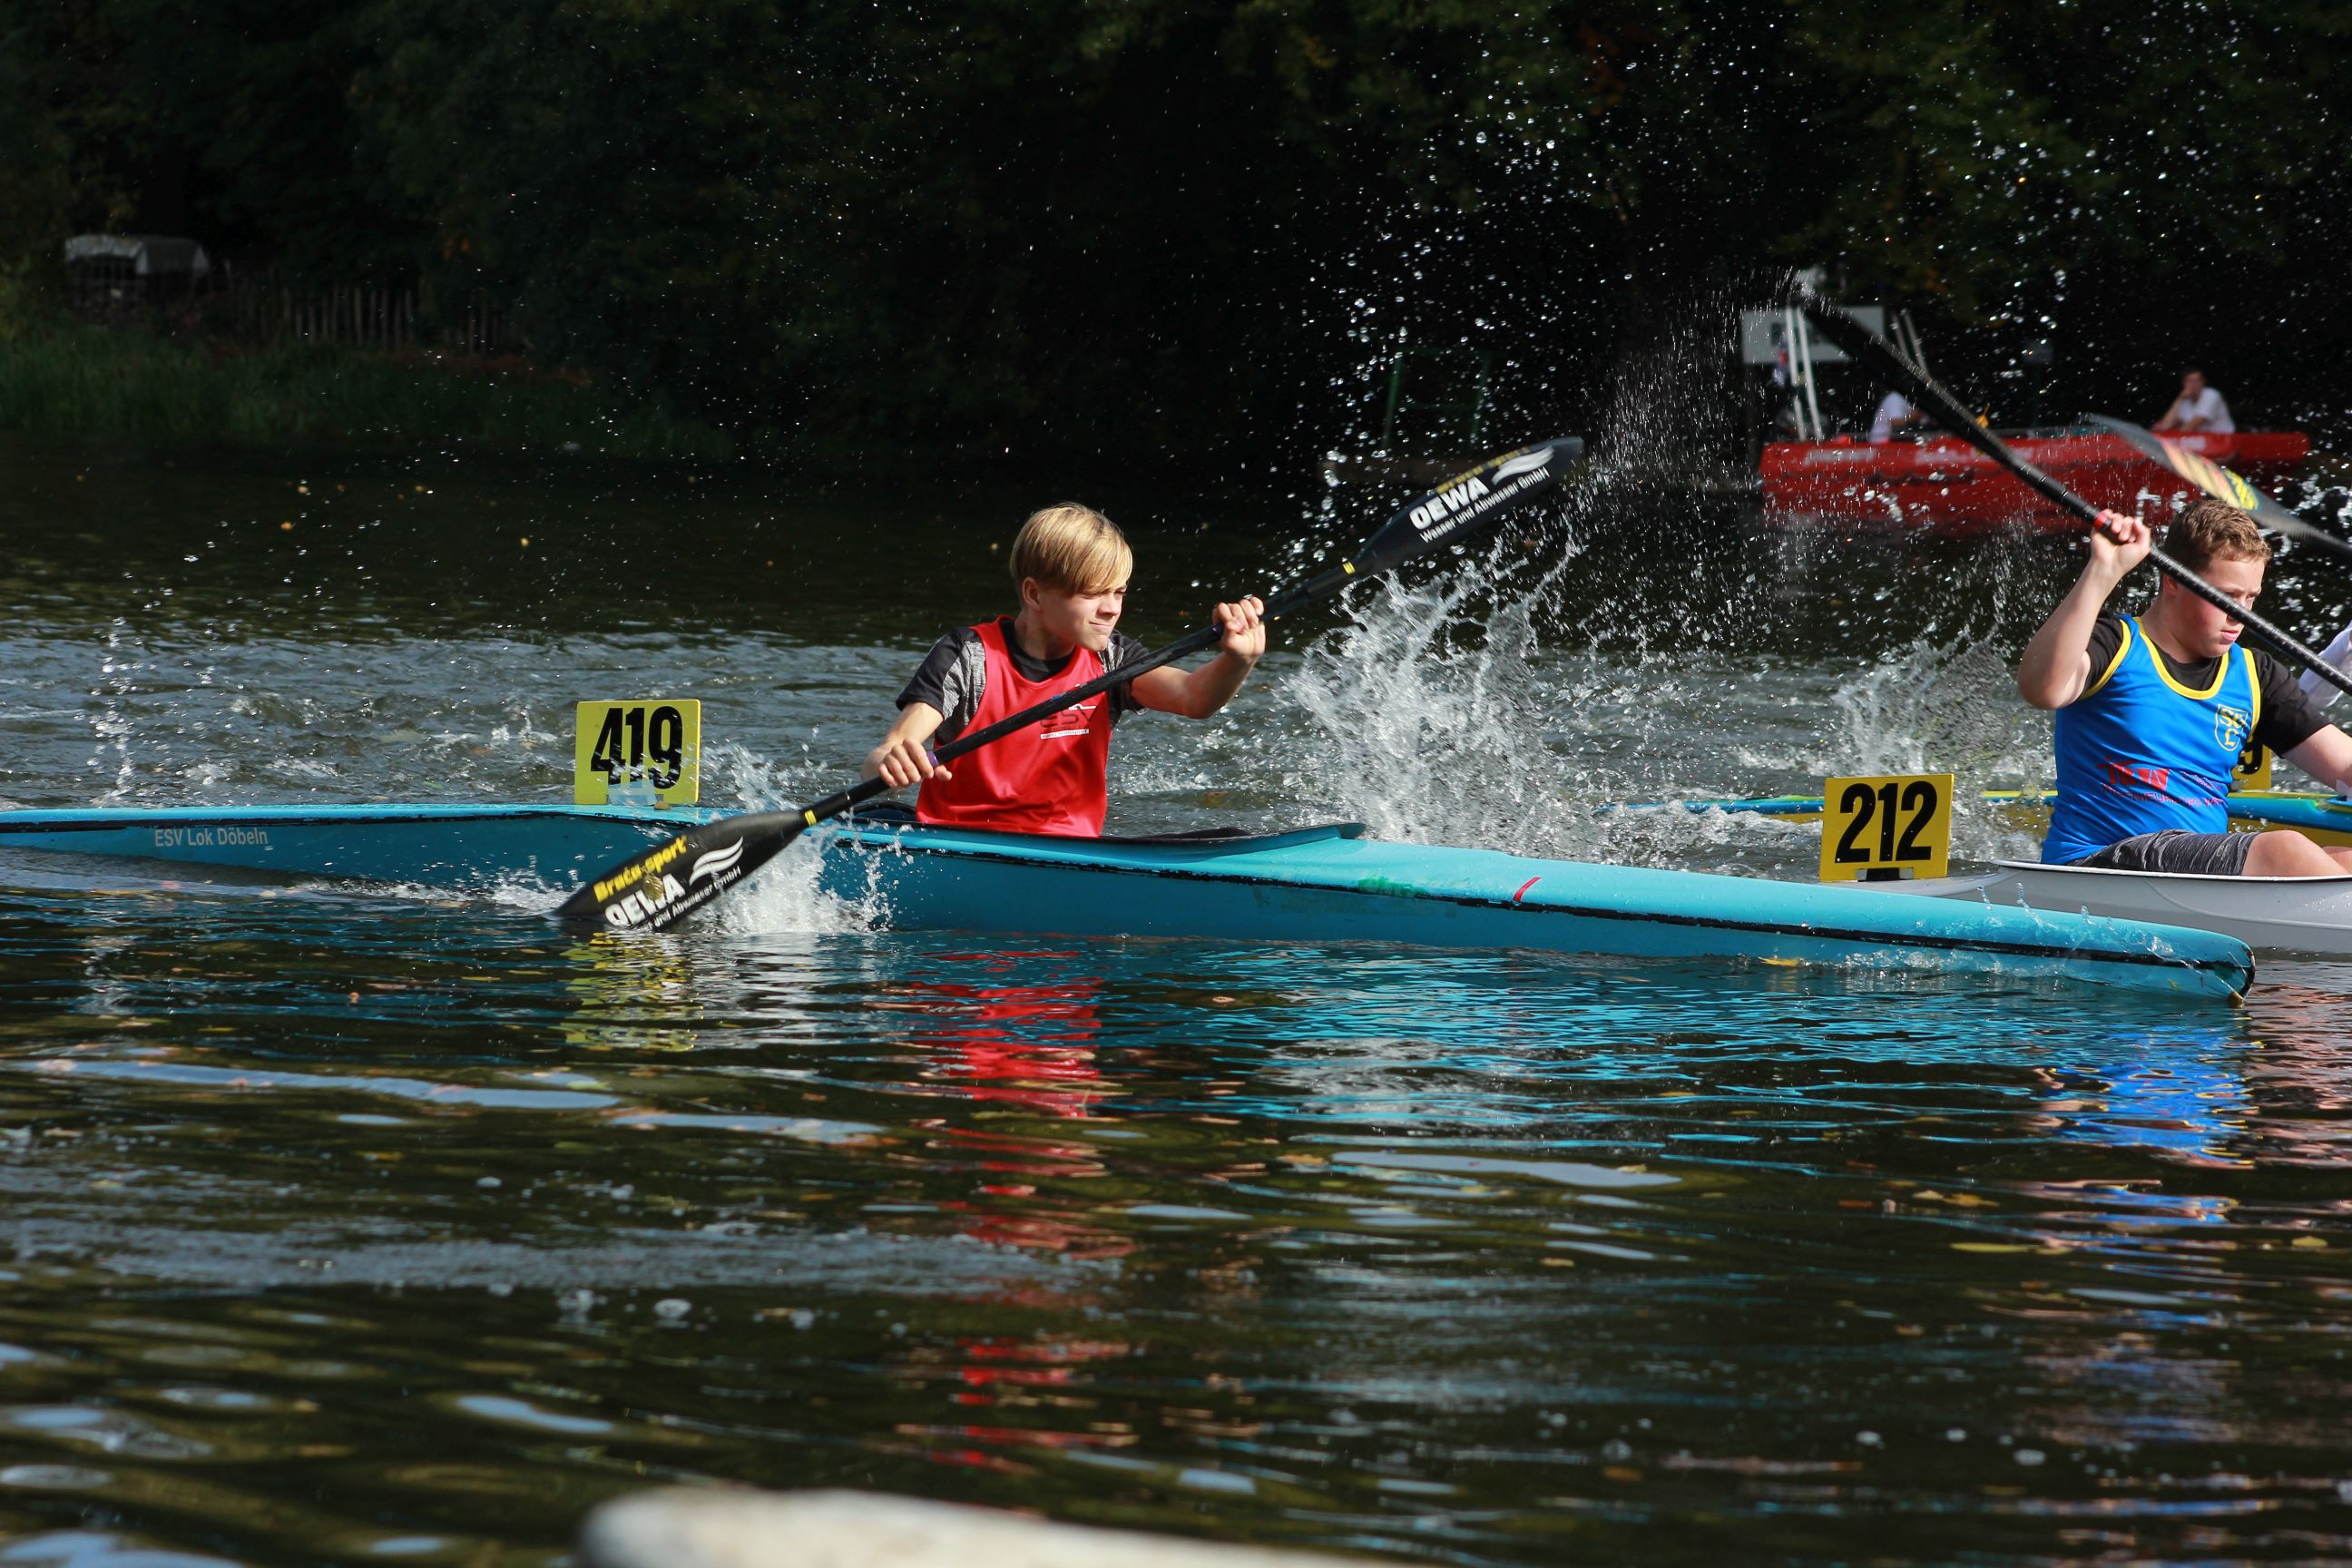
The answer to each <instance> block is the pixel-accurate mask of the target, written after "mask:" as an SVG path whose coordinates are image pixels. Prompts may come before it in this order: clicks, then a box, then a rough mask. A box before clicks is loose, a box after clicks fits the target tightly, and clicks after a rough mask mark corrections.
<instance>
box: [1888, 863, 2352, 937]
mask: <svg viewBox="0 0 2352 1568" xmlns="http://www.w3.org/2000/svg"><path fill="white" fill-rule="evenodd" d="M1868 886H1869V888H1870V890H1871V891H1873V892H1876V893H1914V894H1919V895H1923V896H1925V897H1927V898H1935V899H1958V900H1971V901H1975V902H1979V903H1984V904H1990V905H1997V906H2012V907H2016V908H2021V909H2029V910H2040V911H2042V913H2044V914H2070V915H2073V914H2088V915H2105V916H2106V917H2107V918H2108V919H2110V920H2129V921H2152V922H2154V923H2156V924H2158V925H2169V926H2186V927H2189V929H2191V930H2194V931H2215V932H2218V933H2220V934H2221V935H2223V936H2233V937H2236V938H2237V939H2238V940H2239V941H2240V942H2244V943H2245V944H2246V945H2247V946H2248V947H2251V948H2252V949H2253V950H2254V951H2255V952H2305V953H2322V954H2326V956H2328V957H2331V958H2352V876H2345V877H2205V876H2194V875H2191V874H2189V873H2187V872H2180V871H2108V870H2100V869H2096V868H2087V867H2082V866H2045V865H2042V863H2041V862H2040V861H2036V860H1996V861H1994V862H1993V867H1992V869H1991V870H1990V871H1986V872H1982V873H1979V874H1978V875H1975V876H1968V877H1939V878H1935V879H1929V880H1925V881H1916V882H1872V883H1870V884H1868Z"/></svg>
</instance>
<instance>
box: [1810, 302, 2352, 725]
mask: <svg viewBox="0 0 2352 1568" xmlns="http://www.w3.org/2000/svg"><path fill="white" fill-rule="evenodd" d="M1800 304H1801V307H1802V308H1803V310H1804V312H1805V314H1806V315H1807V316H1808V317H1810V318H1811V320H1812V321H1813V323H1814V324H1815V325H1816V326H1818V327H1820V328H1821V329H1822V334H1823V335H1824V336H1826V337H1828V338H1829V339H1830V340H1831V341H1832V342H1835V343H1836V344H1837V345H1838V346H1839V347H1840V348H1842V349H1843V350H1845V351H1846V353H1850V354H1852V355H1853V356H1854V357H1855V358H1856V359H1859V360H1862V361H1864V363H1867V364H1869V365H1870V367H1871V368H1872V369H1873V370H1874V371H1876V372H1877V373H1878V374H1880V375H1881V376H1883V377H1885V379H1887V380H1888V381H1890V382H1892V383H1894V384H1895V385H1897V386H1902V387H1905V388H1906V389H1908V390H1909V391H1910V392H1911V393H1912V394H1913V395H1914V397H1915V398H1916V401H1917V402H1918V403H1919V404H1920V405H1922V406H1923V407H1925V408H1926V409H1927V412H1928V413H1929V414H1930V415H1931V416H1934V418H1935V421H1936V423H1937V424H1938V425H1941V426H1944V428H1945V429H1947V430H1949V431H1950V432H1951V433H1952V434H1953V435H1955V436H1958V437H1959V438H1960V439H1961V440H1963V441H1966V442H1967V443H1968V444H1969V446H1971V447H1975V448H1976V449H1977V450H1978V451H1979V452H1982V453H1983V454H1984V455H1985V456H1986V457H1988V458H1991V459H1992V460H1993V461H1994V462H1996V463H1999V464H2000V466H2001V467H2002V468H2007V469H2008V470H2009V471H2010V472H2011V473H2012V474H2015V475H2016V476H2017V477H2018V478H2019V479H2021V480H2023V481H2024V482H2025V485H2026V486H2027V488H2028V489H2032V490H2033V491H2035V492H2036V493H2037V494H2039V495H2041V496H2042V498H2043V499H2044V500H2049V501H2050V502H2052V503H2053V505H2055V506H2057V507H2059V508H2060V509H2061V510H2064V511H2067V512H2069V513H2071V514H2073V515H2074V517H2076V518H2078V519H2080V520H2081V521H2084V522H2086V523H2088V524H2090V525H2091V526H2092V527H2094V528H2096V527H2097V526H2098V523H2099V509H2098V508H2097V507H2095V506H2093V505H2092V504H2091V503H2090V502H2089V501H2086V500H2084V499H2083V498H2082V497H2081V496H2078V495H2076V494H2075V493H2074V491H2073V490H2070V489H2067V488H2066V487H2065V486H2064V485H2062V484H2060V483H2059V482H2058V481H2057V480H2056V479H2052V478H2051V477H2050V476H2049V475H2048V474H2045V473H2043V472H2042V470H2041V469H2040V468H2037V467H2035V466H2034V465H2033V464H2032V463H2031V462H2029V461H2027V460H2026V459H2025V458H2021V457H2020V456H2019V455H2018V454H2017V453H2016V452H2014V451H2012V450H2011V447H2010V445H2009V443H2008V442H2006V441H2004V440H2002V439H2001V438H2000V437H1998V436H1996V435H1994V434H1993V433H1992V432H1991V431H1990V430H1988V429H1986V428H1985V427H1984V426H1982V425H1980V424H1979V423H1978V422H1977V420H1976V417H1975V416H1973V415H1971V414H1969V411H1968V409H1967V407H1966V406H1965V405H1962V403H1961V402H1960V400H1959V399H1958V398H1957V397H1954V396H1953V395H1951V394H1950V393H1948V392H1947V391H1945V390H1944V388H1943V387H1942V386H1941V385H1939V384H1937V382H1936V379H1935V378H1934V377H1933V376H1931V375H1929V374H1927V372H1926V371H1924V370H1921V369H1920V368H1919V367H1918V366H1916V365H1915V364H1912V363H1909V362H1908V361H1906V360H1905V359H1904V358H1903V357H1902V356H1901V355H1900V354H1898V353H1895V351H1894V349H1893V348H1891V347H1890V346H1888V344H1887V342H1886V341H1885V339H1884V338H1881V337H1880V336H1879V335H1878V334H1877V333H1876V332H1874V331H1871V330H1870V329H1869V328H1868V327H1865V326H1864V325H1863V324H1862V323H1861V322H1860V321H1856V320H1854V319H1853V317H1852V316H1849V315H1847V314H1846V313H1845V312H1844V311H1843V310H1839V309H1838V308H1837V307H1836V306H1835V305H1832V304H1831V303H1829V302H1828V301H1827V300H1821V299H1817V298H1815V297H1813V296H1811V295H1810V294H1808V295H1806V296H1805V297H1804V298H1803V299H1801V300H1800ZM2147 558H2148V559H2149V560H2150V561H2152V562H2154V563H2156V567H2157V570H2158V571H2159V572H2162V573H2163V574H2165V575H2166V576H2168V577H2169V578H2171V579H2172V580H2173V581H2174V582H2176V583H2178V584H2180V585H2181V586H2182V587H2183V588H2186V589H2188V590H2189V592H2190V593H2192V594H2194V595H2197V596H2198V597H2199V598H2200V599H2202V600H2204V601H2205V602H2206V603H2207V604H2209V605H2213V606H2214V607H2215V608H2216V609H2219V610H2221V612H2222V613H2224V614H2225V615H2227V616H2229V617H2230V618H2231V620H2233V621H2237V622H2239V623H2240V624H2241V625H2242V626H2244V627H2245V628H2246V631H2247V632H2248V634H2250V635H2251V636H2252V637H2253V640H2254V641H2256V642H2258V643H2261V644H2263V646H2264V647H2268V648H2269V649H2270V650H2271V651H2272V652H2273V653H2275V654H2277V655H2279V656H2280V657H2281V658H2285V659H2289V660H2291V661H2293V662H2294V663H2296V664H2299V665H2301V666H2303V667H2304V668H2305V669H2308V670H2310V671H2311V672H2312V673H2313V674H2315V675H2316V676H2318V677H2319V679H2322V680H2325V681H2326V682H2327V683H2328V684H2329V685H2331V686H2333V687H2335V688H2336V689H2337V690H2339V691H2352V676H2347V675H2346V674H2345V673H2344V672H2343V671H2342V670H2340V669H2338V668H2336V667H2335V666H2334V665H2332V664H2330V663H2328V662H2327V661H2326V659H2324V658H2320V657H2319V655H2318V654H2317V653H2316V652H2315V651H2314V650H2313V649H2311V648H2308V647H2305V646H2304V645H2303V643H2302V642H2300V641H2298V640H2297V639H2296V638H2295V637H2293V636H2291V635H2289V634H2288V633H2286V632H2284V631H2282V630H2280V629H2279V628H2278V627H2277V626H2273V625H2271V623H2270V622H2268V621H2267V620H2264V619H2263V617H2262V616H2258V615H2256V614H2254V612H2253V611H2252V609H2250V608H2248V607H2247V606H2246V605H2241V604H2239V603H2238V601H2236V600H2235V599H2232V598H2231V597H2230V595H2227V594H2224V593H2223V592H2221V589H2219V588H2216V587H2215V586H2213V584H2210V583H2208V582H2207V581H2205V579H2204V578H2202V577H2200V576H2199V575H2197V574H2196V573H2194V572H2191V571H2190V570H2189V568H2188V567H2186V566H2183V565H2182V564H2181V563H2179V562H2178V561H2175V560H2174V559H2173V558H2172V557H2171V556H2169V555H2167V554H2166V553H2165V552H2163V551H2162V550H2161V549H2158V547H2156V546H2154V545H2150V546H2149V547H2148V552H2147Z"/></svg>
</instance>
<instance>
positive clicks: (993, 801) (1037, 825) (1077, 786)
mask: <svg viewBox="0 0 2352 1568" xmlns="http://www.w3.org/2000/svg"><path fill="white" fill-rule="evenodd" d="M971 629H972V630H973V631H974V632H976V633H978V634H979V636H980V646H981V648H982V652H984V653H985V654H986V655H987V658H988V679H987V682H986V683H985V684H984V685H983V686H982V689H981V693H980V710H979V711H978V712H977V713H975V714H973V715H972V718H971V724H970V725H969V726H968V728H969V729H971V730H979V729H982V728H983V727H985V726H987V725H990V724H993V723H995V722H996V721H998V720H1000V719H1009V718H1011V717H1012V716H1013V714H1015V713H1018V712H1019V711H1021V710H1023V709H1024V708H1026V707H1028V706H1030V705H1031V704H1032V703H1035V702H1043V701H1045V700H1046V699H1047V698H1049V697H1055V696H1059V695H1060V694H1061V693H1063V692H1065V691H1067V690H1069V689H1071V688H1072V687H1076V686H1084V685H1085V684H1086V683H1087V681H1089V680H1092V679H1095V678H1096V677H1097V676H1098V675H1100V674H1102V672H1103V662H1102V656H1101V655H1100V654H1098V653H1096V652H1095V651H1094V650H1093V649H1091V648H1084V647H1082V648H1079V649H1077V650H1076V652H1075V653H1073V654H1072V655H1071V656H1070V662H1069V664H1068V665H1067V666H1066V668H1064V669H1063V670H1062V672H1061V673H1060V674H1058V675H1054V676H1049V677H1047V678H1046V679H1044V680H1027V679H1023V678H1022V675H1021V672H1020V671H1019V670H1017V669H1015V668H1013V656H1012V655H1011V654H1010V653H1008V652H1007V651H1006V650H1005V647H1004V628H1003V625H1002V623H1000V622H997V621H989V622H987V623H985V624H984V625H982V626H974V627H972V628H971ZM1110 722H1111V713H1110V693H1109V692H1108V691H1100V692H1097V693H1096V694H1095V695H1094V696H1092V697H1089V698H1087V700H1085V701H1083V702H1078V703H1076V704H1073V705H1072V706H1070V707H1068V708H1065V709H1063V710H1061V711H1060V712H1059V713H1055V714H1051V715H1049V716H1048V717H1046V718H1044V719H1041V720H1039V721H1037V722H1036V723H1034V724H1030V725H1026V726H1024V727H1023V728H1022V729H1020V730H1017V731H1013V733H1012V734H1010V735H1007V736H1005V737H1004V738H1003V740H1001V741H992V742H989V743H988V744H987V745H985V746H982V747H981V748H980V750H978V751H976V752H971V754H969V755H967V756H961V757H958V758H956V759H955V761H953V762H952V763H949V764H948V767H949V771H950V772H951V773H954V774H955V777H953V778H951V779H940V778H929V779H926V780H924V781H923V788H922V792H921V793H920V794H919V795H916V797H915V818H916V820H917V821H919V822H929V823H937V824H940V825H944V826H957V827H1003V828H1008V829H1011V830H1012V831H1013V832H1016V833H1058V834H1063V835H1066V836H1067V837H1074V838H1097V837H1101V836H1102V828H1103V812H1104V810H1105V809H1106V807H1107V806H1108V805H1109V799H1108V788H1107V786H1106V784H1105V782H1104V774H1105V772H1106V770H1107V769H1108V765H1109V763H1110Z"/></svg>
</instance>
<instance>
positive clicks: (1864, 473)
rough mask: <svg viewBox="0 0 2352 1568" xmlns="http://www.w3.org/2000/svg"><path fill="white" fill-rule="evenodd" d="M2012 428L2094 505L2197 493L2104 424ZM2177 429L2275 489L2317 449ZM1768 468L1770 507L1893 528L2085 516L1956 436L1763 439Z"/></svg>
mask: <svg viewBox="0 0 2352 1568" xmlns="http://www.w3.org/2000/svg"><path fill="white" fill-rule="evenodd" d="M2001 436H2002V439H2004V440H2006V441H2007V442H2008V443H2009V444H2010V446H2011V447H2012V448H2013V449H2014V450H2015V451H2016V452H2017V454H2018V456H2020V457H2021V458H2025V459H2026V460H2027V461H2028V462H2030V463H2032V464H2033V465H2034V466H2035V467H2037V468H2041V469H2042V472H2044V473H2046V474H2048V475H2049V476H2050V477H2051V478H2052V479H2056V480H2057V481H2058V482H2059V483H2060V484H2062V485H2064V486H2065V487H2066V488H2067V489H2070V490H2073V491H2074V493H2075V494H2076V495H2078V496H2081V497H2082V498H2083V499H2084V500H2087V501H2090V502H2092V503H2093V504H2094V505H2097V506H2104V507H2112V508H2113V509H2115V510H2117V511H2129V512H2140V513H2145V514H2150V515H2154V514H2169V513H2170V512H2171V511H2172V510H2173V509H2175V508H2176V507H2179V506H2182V505H2185V504H2186V503H2187V502H2189V500H2193V499H2195V496H2196V494H2197V492H2196V491H2195V490H2194V489H2191V488H2190V486H2189V482H2188V481H2187V480H2185V479H2181V478H2180V477H2179V475H2177V474H2174V473H2172V472H2171V471H2170V470H2168V469H2167V468H2163V467H2162V466H2161V465H2159V464H2158V463H2156V462H2154V461H2152V460H2150V459H2149V458H2145V457H2143V456H2141V455H2140V454H2139V453H2138V452H2137V451H2135V450H2133V449H2132V448H2131V447H2129V446H2128V445H2126V443H2125V441H2124V440H2123V438H2122V437H2118V436H2111V435H2108V434H2107V433H2106V432H2105V431H2104V430H2096V429H2092V428H2089V427H2084V426H2078V427H2074V428H2068V429H2060V430H2021V431H2016V432H2010V431H2003V432H2002V433H2001ZM2171 439H2172V441H2173V442H2174V443H2175V444H2176V445H2178V446H2179V447H2181V448H2182V449H2183V450H2186V451H2189V452H2195V453H2197V454H2199V455H2200V456H2201V457H2204V458H2209V459H2210V460H2211V461H2213V462H2215V463H2219V464H2221V466H2222V467H2224V468H2231V469H2234V470H2235V471H2237V472H2238V473H2239V474H2242V475H2243V476H2244V477H2245V478H2246V479H2251V480H2252V481H2253V482H2254V483H2255V484H2256V485H2260V486H2263V487H2264V488H2269V487H2272V486H2274V485H2275V484H2277V483H2278V481H2280V480H2281V479H2286V478H2288V477H2290V476H2291V475H2292V474H2293V472H2294V469H2295V468H2297V467H2298V466H2300V465H2301V464H2302V462H2303V460H2304V458H2305V457H2307V456H2308V455H2309V454H2310V451H2311V443H2310V442H2309V441H2308V440H2306V439H2305V438H2304V436H2303V433H2302V432H2301V431H2298V430H2241V431H2237V432H2234V433H2232V434H2230V435H2226V436H2221V435H2198V436H2176V437H2171ZM1762 468H1763V479H1764V510H1765V512H1766V514H1767V515H1768V516H1773V517H1779V518H1789V517H1797V516H1804V517H1816V518H1825V519H1829V520H1832V521H1838V522H1846V523H1862V524H1876V525H1878V526H1882V527H1887V528H1940V529H1959V530H1967V529H1974V528H1985V527H1990V526H1994V525H1997V524H2000V523H2006V522H2011V521H2021V522H2025V523H2028V524H2031V525H2032V526H2035V527H2040V528H2049V529H2062V528H2074V527H2078V526H2079V525H2078V524H2077V523H2076V522H2075V521H2074V519H2073V518H2071V517H2069V516H2067V515H2066V514H2065V513H2064V512H2062V511H2060V510H2058V509H2057V508H2056V507H2053V506H2052V505H2051V504H2050V503H2049V502H2048V501H2046V500H2042V498H2041V497H2040V496H2039V495H2037V494H2035V493H2034V492H2033V491H2032V490H2030V489H2026V488H2025V486H2024V485H2023V484H2022V483H2021V482H2020V481H2019V480H2017V479H2014V478H2012V477H2011V475H2010V474H2009V473H2008V472H2007V471H2006V470H2004V469H2002V468H2000V467H1999V466H1998V465H1996V464H1995V463H1994V462H1993V460H1992V459H1991V458H1988V457H1986V456H1985V455H1984V454H1983V453H1981V452H1979V451H1978V450H1977V449H1976V448H1975V447H1971V446H1969V445H1968V443H1966V442H1964V441H1961V440H1959V439H1958V438H1957V437H1950V436H1937V437H1929V438H1927V439H1912V438H1910V437H1896V438H1895V439H1894V440H1892V441H1876V442H1874V441H1869V440H1865V439H1864V438H1862V437H1856V436H1838V437H1832V438H1831V439H1829V440H1824V441H1774V442H1771V443H1769V444H1768V445H1767V446H1766V447H1765V448H1764V457H1763V463H1762Z"/></svg>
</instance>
